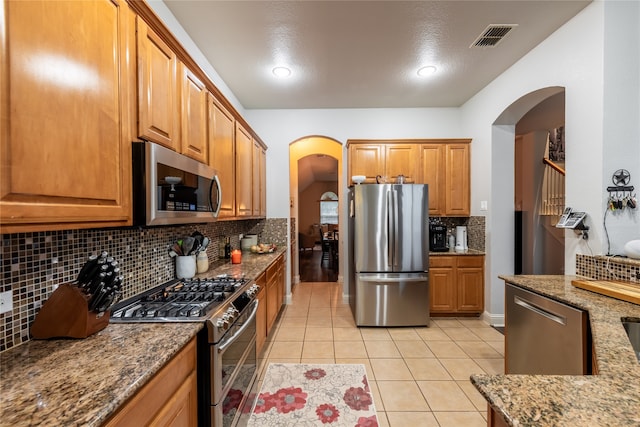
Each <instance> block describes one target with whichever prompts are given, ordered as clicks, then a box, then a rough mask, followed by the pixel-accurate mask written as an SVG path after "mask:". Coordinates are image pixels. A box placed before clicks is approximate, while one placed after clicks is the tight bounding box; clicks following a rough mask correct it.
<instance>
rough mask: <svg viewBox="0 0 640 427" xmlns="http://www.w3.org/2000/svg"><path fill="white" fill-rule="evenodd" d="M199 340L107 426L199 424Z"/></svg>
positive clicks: (191, 426)
mask: <svg viewBox="0 0 640 427" xmlns="http://www.w3.org/2000/svg"><path fill="white" fill-rule="evenodd" d="M197 393H198V390H197V377H196V339H195V338H194V339H192V340H191V341H190V342H189V343H188V344H187V345H186V346H185V347H184V348H183V349H182V350H181V351H180V352H179V353H178V354H176V355H175V356H174V358H173V359H171V361H170V362H169V363H167V365H166V366H165V367H164V368H162V369H161V370H160V372H158V373H157V374H156V375H155V376H154V377H153V378H152V379H151V381H149V383H148V384H146V385H145V386H144V387H143V388H142V389H140V390H139V391H138V392H137V393H136V394H135V395H134V396H133V397H132V398H131V399H129V401H127V402H126V403H125V404H124V405H123V406H122V408H121V409H120V410H118V412H116V414H115V415H113V417H111V418H110V419H109V420H108V421H107V422H106V423H105V424H104V427H121V426H122V427H125V426H145V425H152V426H158V427H163V426H171V427H195V426H197V425H198V396H197Z"/></svg>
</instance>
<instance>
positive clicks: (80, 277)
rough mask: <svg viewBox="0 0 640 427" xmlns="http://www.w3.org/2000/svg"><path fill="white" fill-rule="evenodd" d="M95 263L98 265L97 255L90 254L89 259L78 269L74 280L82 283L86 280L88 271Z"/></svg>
mask: <svg viewBox="0 0 640 427" xmlns="http://www.w3.org/2000/svg"><path fill="white" fill-rule="evenodd" d="M96 265H98V255H91V256H90V257H89V260H88V261H87V262H86V263H85V264H84V265H83V266H82V268H81V269H80V273H78V278H77V279H76V282H78V283H84V282H85V281H86V280H87V277H88V275H89V273H90V272H91V270H92V269H93V268H94V267H95V266H96Z"/></svg>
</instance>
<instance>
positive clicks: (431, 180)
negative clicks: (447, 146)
mask: <svg viewBox="0 0 640 427" xmlns="http://www.w3.org/2000/svg"><path fill="white" fill-rule="evenodd" d="M444 152H445V150H444V145H443V144H423V145H421V146H420V177H419V178H418V182H419V183H421V184H429V215H437V216H440V215H442V214H443V212H444V210H445V209H444V203H445V200H444V191H443V190H444V182H445V176H444V170H443V169H444Z"/></svg>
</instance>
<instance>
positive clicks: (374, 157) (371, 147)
mask: <svg viewBox="0 0 640 427" xmlns="http://www.w3.org/2000/svg"><path fill="white" fill-rule="evenodd" d="M384 156H385V150H384V147H383V146H382V145H381V144H351V145H349V182H351V177H352V176H354V175H364V176H365V177H366V179H365V181H364V182H365V183H369V184H370V183H375V182H376V176H377V175H382V174H383V171H384Z"/></svg>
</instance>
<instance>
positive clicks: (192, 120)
mask: <svg viewBox="0 0 640 427" xmlns="http://www.w3.org/2000/svg"><path fill="white" fill-rule="evenodd" d="M180 68H181V69H182V112H181V117H182V128H181V129H182V134H181V138H180V140H181V141H182V149H181V152H182V154H184V155H186V156H189V157H191V158H192V159H195V160H197V161H199V162H202V163H207V162H208V161H209V158H208V155H207V88H206V87H205V85H204V83H202V82H201V81H200V79H198V78H197V77H196V76H195V75H194V74H193V73H192V72H191V71H190V70H189V69H188V68H187V67H186V66H184V65H182V64H181V65H180Z"/></svg>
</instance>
